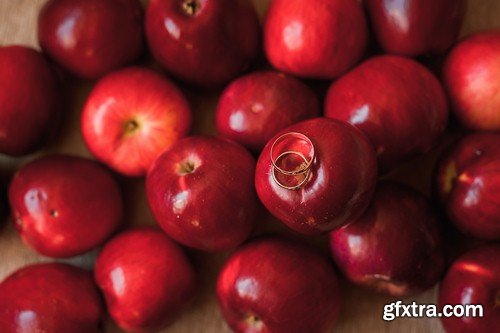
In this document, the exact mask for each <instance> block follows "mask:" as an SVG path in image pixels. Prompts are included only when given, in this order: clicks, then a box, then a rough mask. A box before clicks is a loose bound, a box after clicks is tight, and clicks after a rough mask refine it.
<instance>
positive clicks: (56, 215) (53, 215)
mask: <svg viewBox="0 0 500 333" xmlns="http://www.w3.org/2000/svg"><path fill="white" fill-rule="evenodd" d="M50 216H52V217H53V218H56V217H58V216H59V212H58V211H57V210H55V209H52V210H51V211H50Z"/></svg>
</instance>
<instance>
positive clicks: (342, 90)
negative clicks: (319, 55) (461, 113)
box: [325, 56, 448, 172]
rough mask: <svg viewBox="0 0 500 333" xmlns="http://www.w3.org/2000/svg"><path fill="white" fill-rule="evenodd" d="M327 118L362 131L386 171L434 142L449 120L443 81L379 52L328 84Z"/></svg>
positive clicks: (396, 57)
mask: <svg viewBox="0 0 500 333" xmlns="http://www.w3.org/2000/svg"><path fill="white" fill-rule="evenodd" d="M325 116H326V117H330V118H334V119H338V120H343V121H347V122H349V123H351V124H352V125H354V126H356V127H357V128H359V129H361V130H362V131H363V132H364V133H365V134H366V135H367V136H368V138H369V139H370V140H371V141H372V143H373V144H374V146H375V150H376V151H377V155H378V162H379V169H380V171H381V172H386V171H389V170H390V169H392V168H393V167H394V166H396V165H397V164H398V163H400V162H402V161H404V160H406V159H408V158H410V157H412V156H414V155H418V154H422V153H424V152H426V151H427V150H428V149H430V148H431V147H432V146H433V145H434V144H435V143H436V141H437V139H438V138H439V137H440V135H441V134H442V133H443V131H444V130H445V128H446V125H447V122H448V104H447V100H446V95H445V92H444V90H443V88H442V86H441V84H440V83H439V81H438V80H437V78H436V77H435V76H434V75H433V74H432V73H431V72H430V71H429V70H427V69H426V68H425V67H424V66H422V65H420V64H419V63H417V62H416V61H413V60H410V59H407V58H403V57H399V56H378V57H374V58H371V59H369V60H367V61H365V62H363V63H362V64H361V65H359V66H358V67H356V68H355V69H353V70H352V71H351V72H349V73H347V74H346V75H345V76H343V77H342V78H340V79H339V80H338V81H335V82H334V83H333V84H332V85H331V86H330V88H329V90H328V95H327V98H326V102H325Z"/></svg>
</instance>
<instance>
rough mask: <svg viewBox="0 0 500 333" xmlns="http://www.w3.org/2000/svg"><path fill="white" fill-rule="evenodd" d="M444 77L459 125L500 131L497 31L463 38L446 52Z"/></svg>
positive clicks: (498, 34)
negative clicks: (447, 53)
mask: <svg viewBox="0 0 500 333" xmlns="http://www.w3.org/2000/svg"><path fill="white" fill-rule="evenodd" d="M443 77H444V83H445V87H446V89H447V91H448V95H449V97H450V100H451V102H452V105H453V111H454V112H455V115H456V117H457V118H458V119H459V121H460V122H461V124H462V125H463V126H465V127H467V128H469V129H473V130H500V114H499V113H498V110H499V109H500V94H498V91H500V31H487V32H481V33H478V34H475V35H473V36H470V37H468V38H465V39H464V40H462V41H461V42H460V43H458V44H457V45H456V46H455V47H454V48H453V50H452V51H451V52H450V54H449V55H448V57H447V59H446V61H445V64H444V68H443Z"/></svg>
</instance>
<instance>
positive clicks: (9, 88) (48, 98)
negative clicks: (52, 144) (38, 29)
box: [0, 45, 60, 156]
mask: <svg viewBox="0 0 500 333" xmlns="http://www.w3.org/2000/svg"><path fill="white" fill-rule="evenodd" d="M0 87H1V88H0V105H1V108H0V132H1V133H2V135H1V136H0V153H2V154H8V155H12V156H21V155H25V154H27V153H30V152H32V151H33V150H35V149H36V148H38V147H39V146H40V145H41V144H42V143H43V142H44V139H45V137H46V136H47V135H48V134H49V132H50V131H51V130H52V129H53V128H54V127H55V126H54V123H55V122H56V121H57V119H58V115H59V111H60V108H59V104H58V99H59V98H60V96H59V91H58V90H59V89H58V88H59V87H58V82H57V78H56V76H55V74H54V72H53V71H52V70H51V68H50V66H49V64H48V63H47V61H46V60H45V58H44V57H43V56H42V55H41V54H40V53H39V52H37V51H35V50H34V49H31V48H28V47H24V46H17V45H14V46H4V47H0Z"/></svg>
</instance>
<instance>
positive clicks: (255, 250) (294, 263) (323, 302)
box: [217, 237, 342, 333]
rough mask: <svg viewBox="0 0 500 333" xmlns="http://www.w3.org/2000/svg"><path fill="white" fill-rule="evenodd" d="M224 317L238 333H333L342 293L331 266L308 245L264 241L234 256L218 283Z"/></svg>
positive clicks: (264, 239) (235, 253) (262, 239)
mask: <svg viewBox="0 0 500 333" xmlns="http://www.w3.org/2000/svg"><path fill="white" fill-rule="evenodd" d="M217 298H218V301H219V305H220V308H221V310H222V314H223V316H224V318H225V320H226V321H227V323H228V324H229V326H230V327H231V328H232V329H233V330H234V331H235V332H238V333H239V332H241V333H243V332H252V333H269V332H273V333H304V332H315V333H321V332H331V329H332V327H333V326H334V324H335V321H336V319H337V317H338V313H339V309H340V306H341V301H342V299H341V290H340V286H339V283H338V279H337V275H336V273H335V271H334V269H333V266H332V265H331V264H330V262H329V261H328V260H327V259H326V258H324V257H323V256H322V255H321V254H319V253H317V252H316V251H314V250H313V249H310V248H308V247H306V246H304V245H302V244H299V243H296V242H292V241H289V240H285V239H279V238H269V237H268V238H261V239H259V240H256V241H253V242H250V243H248V244H246V245H244V246H242V247H241V248H239V249H238V250H236V252H234V253H233V254H232V255H231V257H229V259H228V261H227V262H226V263H225V265H224V267H223V268H222V271H221V272H220V274H219V278H218V281H217Z"/></svg>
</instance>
